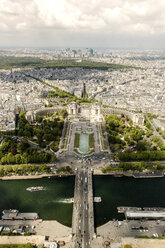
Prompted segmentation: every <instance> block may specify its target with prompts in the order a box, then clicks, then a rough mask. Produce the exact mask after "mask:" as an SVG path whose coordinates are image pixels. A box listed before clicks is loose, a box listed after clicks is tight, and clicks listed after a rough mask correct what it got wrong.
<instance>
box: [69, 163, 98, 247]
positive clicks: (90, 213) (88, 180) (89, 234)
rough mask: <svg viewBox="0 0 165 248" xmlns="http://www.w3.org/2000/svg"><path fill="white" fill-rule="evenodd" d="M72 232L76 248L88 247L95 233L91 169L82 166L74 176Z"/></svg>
mask: <svg viewBox="0 0 165 248" xmlns="http://www.w3.org/2000/svg"><path fill="white" fill-rule="evenodd" d="M72 234H73V241H74V242H75V247H76V248H78V247H81V248H90V244H91V240H92V238H93V237H94V235H95V233H94V209H93V186H92V171H91V169H87V168H86V167H83V166H82V167H80V168H78V169H77V172H76V178H75V191H74V205H73V217H72Z"/></svg>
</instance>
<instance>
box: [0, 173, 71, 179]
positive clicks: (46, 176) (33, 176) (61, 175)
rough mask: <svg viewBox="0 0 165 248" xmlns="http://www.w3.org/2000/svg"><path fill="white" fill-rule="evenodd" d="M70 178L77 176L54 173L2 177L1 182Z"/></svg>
mask: <svg viewBox="0 0 165 248" xmlns="http://www.w3.org/2000/svg"><path fill="white" fill-rule="evenodd" d="M68 176H75V174H67V173H65V174H64V173H63V174H62V173H61V174H54V173H43V174H42V175H23V176H19V175H12V176H3V177H0V180H2V181H7V180H26V179H41V178H49V177H50V178H51V177H68Z"/></svg>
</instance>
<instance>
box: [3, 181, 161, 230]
mask: <svg viewBox="0 0 165 248" xmlns="http://www.w3.org/2000/svg"><path fill="white" fill-rule="evenodd" d="M93 183H94V195H95V196H101V198H102V202H101V203H95V207H94V209H95V224H96V226H100V225H102V224H104V223H106V222H107V221H109V220H112V219H114V218H115V219H123V217H124V216H123V215H122V214H118V213H117V209H116V207H117V206H140V207H154V206H156V207H165V190H164V189H165V178H152V179H134V178H127V177H122V178H114V177H112V176H94V179H93ZM31 186H43V187H44V188H45V190H44V191H38V192H28V191H26V188H27V187H31ZM73 195H74V177H64V178H56V177H55V178H44V179H37V180H15V181H0V212H2V210H3V209H10V208H12V209H18V210H20V211H22V212H23V211H24V212H37V213H39V215H40V218H42V219H45V220H57V221H59V222H61V223H62V224H64V225H67V226H71V221H72V210H73V206H72V205H73V204H72V203H71V198H72V197H73Z"/></svg>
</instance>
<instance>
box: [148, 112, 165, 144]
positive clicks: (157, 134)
mask: <svg viewBox="0 0 165 248" xmlns="http://www.w3.org/2000/svg"><path fill="white" fill-rule="evenodd" d="M145 117H146V118H147V120H148V121H149V123H150V124H151V126H152V128H153V131H154V135H156V136H158V137H159V138H160V139H161V140H162V142H163V144H164V145H165V140H164V139H163V137H162V136H161V135H160V134H159V133H158V131H157V130H156V127H155V125H154V123H153V122H151V121H150V119H149V117H148V115H145Z"/></svg>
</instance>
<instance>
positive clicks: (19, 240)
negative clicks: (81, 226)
mask: <svg viewBox="0 0 165 248" xmlns="http://www.w3.org/2000/svg"><path fill="white" fill-rule="evenodd" d="M21 224H22V222H21V221H14V222H11V221H2V220H0V225H1V226H4V225H6V226H10V227H12V228H18V227H19V226H20V225H21ZM26 225H28V226H31V227H33V230H34V231H35V235H31V236H0V244H26V243H33V244H36V245H41V244H42V245H45V244H46V243H48V242H53V241H56V242H58V241H64V242H65V244H66V247H69V246H70V245H71V243H72V238H71V237H72V236H71V233H72V229H71V228H70V227H67V226H64V225H62V224H61V223H59V222H58V221H55V220H51V221H42V220H36V221H35V222H34V221H26ZM46 237H48V238H46Z"/></svg>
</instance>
